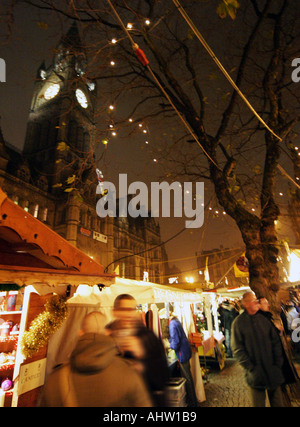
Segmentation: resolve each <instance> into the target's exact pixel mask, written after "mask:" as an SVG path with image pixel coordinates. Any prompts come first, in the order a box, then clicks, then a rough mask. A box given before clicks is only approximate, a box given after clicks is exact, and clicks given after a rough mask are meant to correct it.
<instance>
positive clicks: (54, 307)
mask: <svg viewBox="0 0 300 427" xmlns="http://www.w3.org/2000/svg"><path fill="white" fill-rule="evenodd" d="M67 315H68V309H67V304H66V297H65V296H63V297H62V296H59V295H54V296H53V297H52V298H51V299H50V300H49V301H47V302H46V304H45V311H44V312H43V313H41V314H39V315H38V316H37V317H36V318H35V319H34V320H33V321H32V322H31V325H30V328H29V330H28V331H25V332H24V334H23V337H22V341H21V352H22V354H23V356H24V357H25V358H28V357H32V356H33V354H35V353H36V352H37V351H38V350H39V349H40V348H42V347H44V346H45V345H46V344H47V342H48V340H49V338H50V336H51V335H52V334H53V333H54V332H55V331H57V329H59V328H60V326H61V325H62V323H63V322H64V320H65V319H66V318H67Z"/></svg>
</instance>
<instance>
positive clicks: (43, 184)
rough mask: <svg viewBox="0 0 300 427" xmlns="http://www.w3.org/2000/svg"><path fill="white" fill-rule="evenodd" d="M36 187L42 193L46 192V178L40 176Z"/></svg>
mask: <svg viewBox="0 0 300 427" xmlns="http://www.w3.org/2000/svg"><path fill="white" fill-rule="evenodd" d="M37 186H38V187H39V188H40V189H41V190H43V191H47V190H48V180H47V178H46V177H45V176H41V177H40V178H39V179H38V182H37Z"/></svg>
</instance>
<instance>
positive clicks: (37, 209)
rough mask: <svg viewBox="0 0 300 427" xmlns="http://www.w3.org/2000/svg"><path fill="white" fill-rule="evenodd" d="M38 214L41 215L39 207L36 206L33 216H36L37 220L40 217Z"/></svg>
mask: <svg viewBox="0 0 300 427" xmlns="http://www.w3.org/2000/svg"><path fill="white" fill-rule="evenodd" d="M38 214H39V205H35V207H34V211H33V216H34V217H35V218H37V217H38Z"/></svg>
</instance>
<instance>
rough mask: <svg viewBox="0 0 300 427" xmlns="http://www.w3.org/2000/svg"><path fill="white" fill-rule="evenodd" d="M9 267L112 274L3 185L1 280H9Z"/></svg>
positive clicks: (39, 273)
mask: <svg viewBox="0 0 300 427" xmlns="http://www.w3.org/2000/svg"><path fill="white" fill-rule="evenodd" d="M9 271H14V272H15V273H16V272H18V274H19V275H20V274H21V273H20V272H23V275H24V274H25V276H26V273H27V274H28V273H29V272H32V271H33V272H35V274H36V275H37V276H43V275H45V274H46V275H47V274H48V275H49V273H54V274H56V275H57V276H58V277H59V276H60V277H61V275H63V274H65V275H66V274H73V275H75V276H79V275H80V276H87V275H88V276H96V277H99V276H101V277H103V278H106V277H112V276H111V275H105V274H104V267H103V266H102V265H101V264H98V263H97V262H96V261H94V260H93V259H91V258H90V257H89V256H87V255H86V254H85V253H84V252H82V251H80V250H79V249H77V248H76V247H75V246H73V245H71V244H70V243H69V242H67V241H66V240H65V239H64V238H63V237H61V236H59V235H58V234H57V233H56V232H55V231H53V230H51V229H50V228H49V227H48V226H46V225H45V224H43V223H42V222H41V221H39V220H38V219H36V218H34V217H33V216H32V215H30V214H29V213H28V212H26V211H24V209H22V208H21V207H19V206H17V205H16V204H15V203H14V202H13V201H12V200H10V199H9V198H8V197H7V195H6V194H5V193H4V192H3V191H2V189H1V188H0V283H1V282H2V283H3V281H7V279H8V276H9ZM11 276H13V275H11ZM25 276H24V277H25ZM99 281H100V282H101V281H102V280H99Z"/></svg>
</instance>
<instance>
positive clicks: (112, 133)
mask: <svg viewBox="0 0 300 427" xmlns="http://www.w3.org/2000/svg"><path fill="white" fill-rule="evenodd" d="M108 3H109V4H111V2H110V1H108ZM174 3H175V4H176V6H177V7H178V10H179V12H180V13H181V14H182V15H183V17H184V19H185V20H186V22H187V23H188V25H190V26H191V27H192V30H193V31H194V33H195V34H196V35H197V37H198V39H199V40H200V41H201V43H202V44H203V45H204V47H205V49H206V50H207V51H208V53H209V54H210V55H211V57H212V58H213V59H214V61H215V62H216V61H217V62H216V63H217V65H218V67H219V68H220V70H221V71H222V72H223V74H225V76H226V70H225V69H224V68H223V66H222V64H221V63H220V61H219V60H218V59H217V58H216V57H215V55H214V54H213V52H212V51H211V49H210V47H209V46H208V45H207V43H206V42H205V40H203V37H202V36H201V34H200V33H199V31H198V30H197V28H196V27H195V25H194V24H193V23H192V21H191V19H190V18H189V17H188V15H187V14H186V13H185V11H184V10H183V8H182V7H181V5H180V3H179V2H178V1H177V0H176V1H174ZM112 8H113V6H112ZM113 9H114V8H113ZM114 13H115V15H116V16H117V18H118V19H119V22H120V23H121V26H123V29H124V30H125V32H126V35H127V36H128V38H129V39H130V41H131V43H132V45H134V40H133V39H132V37H131V36H130V34H129V32H130V31H133V30H137V28H136V27H135V24H134V23H132V22H128V23H127V24H126V28H125V25H124V24H123V22H122V21H121V18H120V17H119V15H118V14H117V12H116V11H115V9H114ZM139 24H140V25H141V24H142V25H144V26H145V27H150V25H151V26H153V24H152V23H151V20H150V19H149V18H147V17H145V18H144V19H142V20H141V21H140V23H139ZM123 39H124V37H122V38H119V39H118V38H117V37H112V38H111V39H110V40H109V41H108V43H109V44H110V45H116V44H117V43H118V42H119V41H120V40H123ZM140 55H142V58H140V57H139V60H140V62H141V63H142V64H143V65H148V64H149V61H148V60H147V58H146V56H145V55H144V53H143V51H141V53H140ZM137 56H138V55H137ZM117 64H118V61H117V60H116V59H114V58H111V59H110V62H109V65H110V67H116V66H117ZM226 78H227V77H226ZM231 80H232V79H231V78H230V79H229V81H230V83H231V85H232V86H233V87H234V89H235V90H237V91H238V93H239V95H240V96H241V97H242V98H243V99H244V98H245V97H244V95H243V94H241V93H240V90H239V89H238V88H236V87H235V84H234V82H232V81H231ZM244 101H245V102H246V103H247V105H249V102H248V100H247V99H244ZM250 107H251V108H250V109H251V110H252V111H253V107H252V106H251V105H250ZM115 109H116V104H110V105H109V106H108V110H109V112H110V113H113V112H115ZM254 114H255V115H256V116H257V113H256V112H254ZM259 119H260V121H261V122H263V121H262V119H261V118H259ZM128 123H129V124H133V125H136V126H137V128H138V130H140V131H141V132H142V134H144V135H145V137H146V138H145V140H144V143H145V144H146V145H149V143H150V138H149V134H150V132H149V127H148V125H147V126H145V124H144V123H142V122H139V121H136V120H134V118H129V119H128ZM263 124H264V122H263ZM266 128H267V129H268V130H269V131H270V132H271V133H273V131H272V130H271V129H269V127H268V126H267V125H266ZM108 132H109V135H110V136H111V137H116V136H117V127H116V126H115V124H114V123H113V122H112V123H110V124H109V128H108ZM273 134H274V133H273ZM275 136H276V137H277V138H278V139H279V140H280V141H282V138H280V137H278V136H277V135H275ZM102 143H103V144H104V145H105V146H107V144H108V143H109V138H104V139H103V140H102ZM294 150H295V152H297V154H298V156H300V151H299V147H297V146H295V147H294ZM152 162H153V163H158V162H159V159H158V158H156V157H154V158H152ZM278 169H279V170H280V172H281V174H282V175H284V176H285V177H286V178H287V179H289V180H290V181H291V182H293V184H294V185H296V186H297V187H298V188H300V185H299V184H298V182H296V181H300V177H298V176H296V177H295V179H293V178H292V177H291V176H290V175H289V174H288V173H287V172H286V171H285V170H284V169H283V168H282V167H281V166H280V165H278ZM278 196H279V197H283V196H284V193H283V192H282V191H279V192H278ZM208 209H209V210H210V211H213V213H214V216H215V217H218V216H219V215H226V212H225V211H223V210H222V209H218V208H215V209H214V208H213V207H211V206H209V207H208ZM249 210H251V212H253V213H256V212H257V211H258V210H259V208H258V207H257V206H254V204H252V207H250V208H249Z"/></svg>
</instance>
